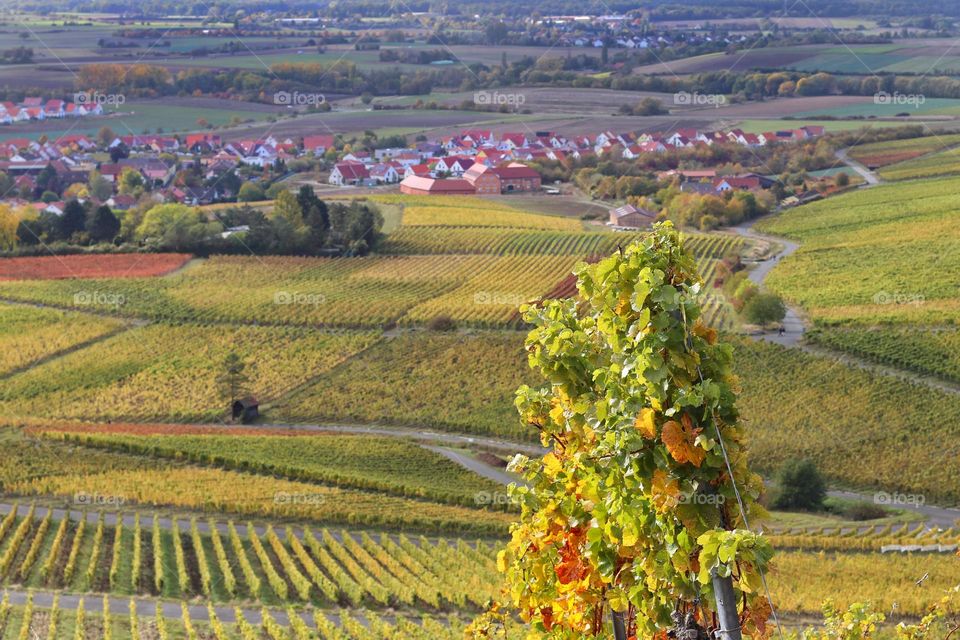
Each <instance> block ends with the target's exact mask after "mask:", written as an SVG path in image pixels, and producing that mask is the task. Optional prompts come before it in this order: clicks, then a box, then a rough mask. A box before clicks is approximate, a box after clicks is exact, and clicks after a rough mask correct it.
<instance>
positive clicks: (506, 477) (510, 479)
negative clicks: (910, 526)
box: [423, 444, 521, 485]
mask: <svg viewBox="0 0 960 640" xmlns="http://www.w3.org/2000/svg"><path fill="white" fill-rule="evenodd" d="M423 448H424V449H429V450H430V451H433V452H434V453H439V454H440V455H442V456H443V457H444V458H446V459H448V460H450V461H452V462H455V463H456V464H458V465H460V466H461V467H464V468H465V469H469V470H470V471H473V472H474V473H475V474H477V475H478V476H481V477H483V478H487V479H488V480H493V481H494V482H499V483H500V484H502V485H508V484H511V483H514V484H516V483H518V482H521V480H520V479H519V478H517V477H516V476H514V475H511V474H509V473H507V472H506V471H504V470H503V469H500V468H498V467H494V466H493V465H489V464H487V463H486V462H483V461H482V460H477V459H476V458H474V457H472V456H467V455H464V454H462V453H460V452H459V451H454V450H453V449H448V448H446V447H438V446H435V445H429V444H425V445H423Z"/></svg>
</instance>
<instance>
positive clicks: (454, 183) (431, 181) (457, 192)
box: [400, 176, 477, 196]
mask: <svg viewBox="0 0 960 640" xmlns="http://www.w3.org/2000/svg"><path fill="white" fill-rule="evenodd" d="M476 192H477V191H476V189H475V188H474V186H473V185H472V184H471V183H470V182H469V181H467V180H464V179H463V178H448V179H441V178H426V177H422V176H407V177H406V178H404V179H403V182H401V183H400V193H406V194H408V195H414V196H429V195H445V196H472V195H474V194H475V193H476Z"/></svg>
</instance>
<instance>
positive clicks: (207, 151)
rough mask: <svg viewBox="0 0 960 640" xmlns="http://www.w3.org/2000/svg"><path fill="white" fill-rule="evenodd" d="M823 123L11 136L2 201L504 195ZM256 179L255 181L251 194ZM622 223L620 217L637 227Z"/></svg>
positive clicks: (737, 185) (51, 204)
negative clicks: (375, 138)
mask: <svg viewBox="0 0 960 640" xmlns="http://www.w3.org/2000/svg"><path fill="white" fill-rule="evenodd" d="M823 133H824V130H823V127H819V126H803V127H799V128H797V129H788V130H782V131H774V132H768V133H760V134H753V133H747V132H744V131H742V130H740V129H731V130H729V131H701V130H697V129H687V128H681V129H677V130H675V131H669V132H662V133H655V132H654V133H651V132H643V133H634V132H624V133H616V132H613V131H602V132H599V133H597V134H595V135H580V136H571V137H567V136H564V135H563V134H561V133H558V132H553V131H542V132H531V133H518V132H505V133H501V134H496V133H494V132H493V131H492V130H486V129H471V130H465V131H461V132H460V133H458V134H455V135H449V136H443V137H439V138H436V139H432V140H421V141H419V142H415V143H414V144H412V145H410V146H407V147H384V148H374V149H372V150H360V149H354V148H351V145H349V144H345V143H344V141H343V140H342V139H341V138H339V137H337V136H333V135H324V134H321V135H305V136H303V137H302V138H296V139H294V138H291V137H286V138H283V139H278V138H277V137H274V136H268V137H266V138H264V139H251V140H235V141H225V140H224V139H223V138H222V137H221V135H220V134H216V133H196V134H186V135H180V136H176V135H162V134H144V135H125V136H124V135H121V136H114V135H112V132H109V131H105V130H101V132H100V134H98V135H97V136H95V137H91V136H86V135H81V134H72V135H65V136H62V137H59V138H56V139H52V140H45V139H42V138H41V139H40V140H30V139H27V138H13V139H7V140H6V141H4V142H2V143H0V172H2V173H3V174H4V175H5V176H6V177H5V179H4V182H5V183H7V184H6V188H5V189H4V193H5V194H6V196H5V197H4V198H3V199H4V201H6V202H7V203H9V204H11V205H13V206H22V205H25V204H26V205H30V206H32V207H34V208H35V209H36V210H37V211H46V212H50V213H53V214H56V215H59V214H61V213H62V211H63V207H64V206H65V202H66V201H67V200H69V199H71V198H78V199H81V200H85V199H87V198H91V199H93V200H95V201H96V202H98V203H102V204H106V205H107V206H109V207H111V209H114V210H118V211H123V210H126V209H129V208H131V207H133V206H135V205H136V204H137V202H138V200H139V199H140V198H142V197H144V194H146V195H147V197H150V198H152V199H153V200H154V201H156V202H176V203H182V204H188V205H206V204H212V203H217V202H233V201H238V200H239V201H244V200H251V199H257V198H256V197H250V195H249V194H251V193H252V194H254V196H257V195H258V194H259V195H258V197H259V199H263V197H264V196H263V193H264V192H265V190H266V187H267V185H270V184H278V183H280V182H281V181H282V180H283V179H285V178H287V177H289V176H290V175H291V174H293V173H295V172H296V171H298V170H299V171H302V170H306V171H316V172H317V175H318V176H325V182H326V183H327V184H329V185H330V186H331V188H333V187H336V188H342V189H345V190H349V189H353V188H358V187H365V188H393V189H399V191H400V192H401V193H405V194H410V195H427V196H429V195H435V194H440V195H480V196H496V195H500V194H523V193H537V192H544V191H545V192H546V193H554V192H556V189H554V188H552V187H549V186H545V185H544V184H543V179H542V177H541V174H540V172H539V171H538V170H537V169H536V168H535V167H537V166H538V165H543V164H547V163H558V164H560V165H570V164H571V163H577V164H583V163H591V162H594V163H595V162H598V161H600V160H606V159H609V158H612V157H614V156H616V160H617V161H620V162H629V161H634V160H638V159H640V158H642V157H645V156H650V155H651V154H663V153H666V152H667V151H673V150H682V149H696V148H705V147H711V146H713V145H718V144H726V145H731V144H733V145H740V146H744V147H764V146H767V145H774V144H784V143H791V142H798V141H804V140H810V139H814V138H818V137H819V136H822V135H823ZM297 161H301V162H300V163H299V164H297ZM292 166H296V167H297V169H296V170H294V169H291V167H292ZM656 178H657V180H660V181H669V180H674V179H676V180H677V181H678V182H679V183H680V189H681V191H683V192H696V193H699V194H701V195H706V194H714V195H717V194H722V193H723V192H725V191H729V190H744V191H751V192H759V191H762V190H765V189H769V188H770V187H771V186H772V184H773V180H771V179H770V178H768V177H764V176H761V175H757V174H754V173H749V174H738V175H719V174H718V172H717V171H716V170H715V169H710V168H698V169H671V170H668V171H660V172H658V173H657V174H656ZM321 179H322V180H323V179H324V178H321ZM94 182H96V184H94ZM247 183H249V185H252V186H251V187H250V188H248V189H247V192H248V193H247V194H242V193H241V190H242V188H243V187H244V185H245V184H247ZM621 222H622V224H621V223H617V224H616V225H615V226H629V225H627V224H626V223H625V222H624V221H621Z"/></svg>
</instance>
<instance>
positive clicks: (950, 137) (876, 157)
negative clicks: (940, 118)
mask: <svg viewBox="0 0 960 640" xmlns="http://www.w3.org/2000/svg"><path fill="white" fill-rule="evenodd" d="M958 144H960V134H947V135H931V136H925V137H921V138H906V139H903V140H887V141H883V142H871V143H868V144H860V145H856V146H855V147H853V148H852V149H850V151H849V155H850V157H851V158H853V159H854V160H856V161H858V162H861V163H863V164H865V165H867V166H869V167H886V166H889V165H895V164H896V163H900V162H907V161H910V160H912V159H914V158H918V157H920V156H923V155H926V154H932V153H936V152H938V151H941V150H943V149H946V148H947V147H951V146H953V145H958Z"/></svg>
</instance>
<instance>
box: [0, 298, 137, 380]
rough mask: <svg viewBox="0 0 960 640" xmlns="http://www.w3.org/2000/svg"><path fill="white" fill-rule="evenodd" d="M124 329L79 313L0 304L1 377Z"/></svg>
mask: <svg viewBox="0 0 960 640" xmlns="http://www.w3.org/2000/svg"><path fill="white" fill-rule="evenodd" d="M123 326H124V325H123V324H122V323H121V322H117V321H115V320H110V319H104V318H98V317H96V316H88V315H84V314H80V313H68V312H64V311H58V310H55V309H40V308H36V307H29V306H19V305H10V304H0V354H2V355H0V376H6V375H10V374H11V373H13V372H15V371H16V370H18V369H20V368H22V367H25V366H27V365H30V364H32V363H34V362H36V361H38V360H41V359H43V358H47V357H50V356H53V355H55V354H57V353H61V352H64V351H66V350H67V349H71V348H75V347H77V346H80V345H83V344H84V343H86V342H89V341H92V340H95V339H97V338H102V337H104V336H106V335H108V334H110V333H111V332H113V331H116V330H118V329H120V328H122V327H123Z"/></svg>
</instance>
